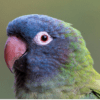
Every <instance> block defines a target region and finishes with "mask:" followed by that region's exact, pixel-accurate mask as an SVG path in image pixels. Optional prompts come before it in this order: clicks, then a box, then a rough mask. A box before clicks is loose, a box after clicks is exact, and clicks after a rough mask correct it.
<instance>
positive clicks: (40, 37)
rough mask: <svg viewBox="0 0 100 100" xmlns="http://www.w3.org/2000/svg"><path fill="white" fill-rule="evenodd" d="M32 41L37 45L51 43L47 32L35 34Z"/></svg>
mask: <svg viewBox="0 0 100 100" xmlns="http://www.w3.org/2000/svg"><path fill="white" fill-rule="evenodd" d="M34 41H35V42H36V43H37V44H38V45H47V44H48V43H50V42H51V41H52V38H51V36H50V35H49V34H48V33H47V32H45V31H42V32H39V33H37V35H36V36H35V37H34Z"/></svg>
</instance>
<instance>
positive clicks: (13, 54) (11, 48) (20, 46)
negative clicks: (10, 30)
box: [4, 36, 26, 72]
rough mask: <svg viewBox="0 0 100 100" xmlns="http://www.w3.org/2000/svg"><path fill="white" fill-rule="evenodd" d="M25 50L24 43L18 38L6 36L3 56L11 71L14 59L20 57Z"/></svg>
mask: <svg viewBox="0 0 100 100" xmlns="http://www.w3.org/2000/svg"><path fill="white" fill-rule="evenodd" d="M25 51H26V43H24V42H23V41H22V40H21V39H20V38H17V37H15V36H10V37H8V39H7V41H6V44H5V49H4V58H5V62H6V64H7V66H8V68H9V69H10V70H11V72H13V65H14V62H15V60H17V59H18V58H19V57H21V56H22V55H23V54H24V53H25Z"/></svg>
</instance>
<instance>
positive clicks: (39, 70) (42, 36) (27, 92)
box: [4, 14, 100, 99]
mask: <svg viewBox="0 0 100 100" xmlns="http://www.w3.org/2000/svg"><path fill="white" fill-rule="evenodd" d="M7 36H8V39H7V42H6V44H5V49H4V57H5V61H6V64H7V66H8V68H9V69H10V70H11V72H12V73H14V76H15V83H14V86H15V96H16V98H19V99H21V98H24V99H26V98H34V99H79V98H81V99H86V98H87V99H95V98H99V99H100V74H99V73H97V72H96V71H95V70H94V68H93V59H92V58H91V55H90V52H89V51H88V49H87V48H86V43H85V41H84V39H83V37H82V35H81V33H80V32H79V31H78V30H77V29H75V28H73V27H72V26H71V24H69V23H67V22H64V21H62V20H59V19H56V18H52V17H49V16H47V15H38V14H31V15H24V16H20V17H18V18H16V19H14V20H13V21H11V22H9V24H8V26H7Z"/></svg>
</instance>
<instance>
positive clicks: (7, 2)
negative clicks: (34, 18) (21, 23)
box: [0, 0, 100, 98]
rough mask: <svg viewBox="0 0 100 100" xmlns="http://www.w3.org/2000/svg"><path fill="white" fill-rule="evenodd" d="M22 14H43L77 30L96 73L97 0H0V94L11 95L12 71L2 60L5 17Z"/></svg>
mask: <svg viewBox="0 0 100 100" xmlns="http://www.w3.org/2000/svg"><path fill="white" fill-rule="evenodd" d="M26 14H44V15H49V16H51V17H55V18H58V19H61V20H64V21H66V22H69V23H72V24H73V27H75V28H76V29H78V30H80V31H81V33H82V36H83V37H84V39H85V40H86V45H87V47H88V49H89V51H90V52H91V55H92V57H93V59H94V68H95V69H96V70H97V71H98V72H99V73H100V65H99V63H100V54H99V52H100V32H99V29H100V0H0V98H14V89H13V82H14V75H13V74H12V73H11V72H10V71H9V69H8V68H7V66H6V63H5V61H4V46H5V42H6V39H7V36H6V27H7V24H8V22H9V21H11V20H13V19H14V18H16V17H18V16H21V15H26Z"/></svg>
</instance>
